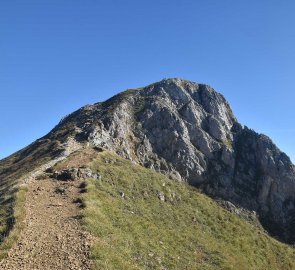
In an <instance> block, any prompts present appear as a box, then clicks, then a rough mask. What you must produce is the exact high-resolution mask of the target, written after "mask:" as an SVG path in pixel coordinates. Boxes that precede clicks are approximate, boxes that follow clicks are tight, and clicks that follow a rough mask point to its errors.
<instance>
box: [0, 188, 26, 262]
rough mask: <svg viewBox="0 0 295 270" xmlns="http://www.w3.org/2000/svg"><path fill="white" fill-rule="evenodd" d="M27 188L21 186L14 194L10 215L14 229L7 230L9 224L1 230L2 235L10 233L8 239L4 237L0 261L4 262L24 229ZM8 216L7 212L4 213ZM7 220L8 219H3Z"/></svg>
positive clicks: (0, 249)
mask: <svg viewBox="0 0 295 270" xmlns="http://www.w3.org/2000/svg"><path fill="white" fill-rule="evenodd" d="M26 193H27V187H26V186H21V187H19V189H18V191H17V192H16V193H15V194H14V196H15V198H14V200H13V212H12V213H11V214H10V215H11V217H10V220H11V221H12V222H13V224H12V225H13V229H12V230H11V228H7V226H8V225H7V223H6V222H4V225H3V226H1V228H0V234H1V235H3V234H5V233H7V232H9V235H8V236H7V237H4V239H3V240H2V243H1V245H0V260H2V259H3V258H4V257H5V256H6V255H7V253H8V251H9V250H10V249H11V247H12V246H13V244H14V243H15V242H16V240H17V239H18V237H19V234H20V232H21V230H22V229H23V226H24V224H23V221H24V219H25V201H26ZM4 213H5V214H6V213H7V212H6V211H4ZM1 220H6V219H3V218H2V219H1Z"/></svg>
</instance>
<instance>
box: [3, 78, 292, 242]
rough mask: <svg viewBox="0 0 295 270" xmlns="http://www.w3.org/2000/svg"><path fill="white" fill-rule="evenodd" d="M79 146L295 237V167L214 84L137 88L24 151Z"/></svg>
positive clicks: (171, 82) (83, 112) (173, 82)
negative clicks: (195, 190)
mask: <svg viewBox="0 0 295 270" xmlns="http://www.w3.org/2000/svg"><path fill="white" fill-rule="evenodd" d="M79 145H80V146H81V147H82V146H83V147H87V146H94V147H98V148H103V149H108V150H110V151H112V152H115V153H117V154H119V155H120V156H121V157H123V158H126V159H129V160H132V162H133V163H137V164H140V165H143V166H145V167H148V168H152V169H153V170H156V171H158V172H162V173H165V174H166V175H168V176H169V177H170V178H173V179H177V180H179V181H185V182H188V183H189V184H191V185H193V186H197V187H199V188H201V189H202V190H203V191H204V192H205V193H207V194H209V195H211V196H213V197H217V198H222V199H224V200H227V201H231V202H232V203H234V204H236V205H239V206H241V207H244V208H246V209H248V210H251V211H255V212H257V213H258V214H259V216H260V219H261V222H262V223H263V224H264V226H265V228H266V229H267V230H269V231H270V232H271V233H272V234H275V235H277V236H278V237H280V238H281V239H283V240H284V241H288V242H294V241H295V236H294V235H295V229H294V226H293V218H292V217H293V216H294V214H295V210H294V209H295V195H294V194H295V184H294V183H295V171H294V166H293V165H292V163H291V162H290V159H289V158H288V157H287V156H286V155H285V154H284V153H282V152H281V151H280V150H279V149H278V148H277V147H276V146H275V145H274V144H273V142H272V141H271V140H269V139H266V137H265V136H263V135H259V134H257V133H256V132H254V131H252V130H250V129H248V128H247V127H245V128H244V127H242V125H241V124H239V122H238V121H237V119H236V118H235V116H234V114H233V112H232V110H231V108H230V106H229V104H228V103H227V101H226V100H225V98H224V97H223V96H222V95H221V94H219V93H218V92H216V91H215V90H214V89H213V88H211V87H210V86H208V85H205V84H198V83H195V82H190V81H187V80H183V79H180V78H170V79H164V80H162V81H159V82H156V83H153V84H151V85H148V86H146V87H142V88H138V89H129V90H127V91H125V92H122V93H120V94H118V95H116V96H114V97H112V98H110V99H109V100H107V101H105V102H99V103H96V104H93V105H87V106H84V107H82V108H81V109H79V110H77V111H76V112H74V113H72V114H70V115H69V116H67V117H66V118H65V119H63V120H62V121H61V122H60V123H59V124H58V125H57V126H56V127H55V128H54V129H53V130H52V131H51V132H50V133H49V134H48V135H46V136H45V137H43V138H41V139H40V140H38V141H37V142H35V143H34V144H32V145H31V146H29V147H28V148H26V149H24V150H22V151H20V153H19V155H21V156H25V157H26V156H34V157H36V156H37V157H39V158H40V159H42V158H43V157H44V158H47V157H48V155H50V156H54V157H59V156H60V155H67V154H68V153H69V152H71V150H73V149H76V148H77V147H79ZM23 162H24V161H23V160H20V161H17V162H14V163H12V164H13V165H11V166H23V165H22V164H23ZM2 176H3V177H5V170H4V171H3V173H2Z"/></svg>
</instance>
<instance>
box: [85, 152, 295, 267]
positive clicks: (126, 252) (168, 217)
mask: <svg viewBox="0 0 295 270" xmlns="http://www.w3.org/2000/svg"><path fill="white" fill-rule="evenodd" d="M91 166H92V169H93V170H97V171H98V172H100V174H101V175H102V179H101V180H91V179H89V180H88V186H87V190H88V192H87V193H85V194H84V195H83V200H84V203H85V205H86V208H85V209H84V217H83V222H84V226H85V227H86V228H87V230H89V231H90V232H91V233H92V234H93V235H94V236H96V239H97V240H96V242H95V244H94V245H93V247H92V250H91V254H92V255H91V256H92V259H93V262H94V265H93V269H128V270H129V269H163V270H164V269H247V270H249V269H295V250H294V249H293V248H292V247H290V246H288V245H285V244H282V243H280V242H278V241H276V240H275V239H272V238H270V237H269V236H268V235H267V234H266V233H264V232H263V231H262V230H260V229H259V228H257V227H255V226H254V225H252V224H249V223H247V222H246V221H243V220H240V219H239V218H238V217H236V216H234V215H233V214H231V213H229V212H227V211H226V210H224V209H222V208H221V207H219V206H218V205H217V204H216V203H215V202H214V201H213V200H212V199H210V198H208V197H207V196H205V195H203V194H201V193H200V192H198V190H196V189H194V188H192V187H189V186H187V185H186V184H182V183H178V182H174V181H172V180H169V179H168V178H166V177H165V176H164V175H162V174H159V173H156V172H154V171H151V170H148V169H145V168H143V167H141V166H137V165H133V164H132V163H131V162H129V161H127V160H124V159H121V158H119V157H118V156H116V155H114V154H110V153H109V152H102V153H100V154H99V155H98V157H97V158H96V159H95V160H94V161H92V163H91ZM121 192H124V194H125V197H124V198H122V197H121V195H120V193H121ZM158 192H162V193H164V194H165V201H164V202H163V201H161V200H160V199H159V198H158V195H157V193H158Z"/></svg>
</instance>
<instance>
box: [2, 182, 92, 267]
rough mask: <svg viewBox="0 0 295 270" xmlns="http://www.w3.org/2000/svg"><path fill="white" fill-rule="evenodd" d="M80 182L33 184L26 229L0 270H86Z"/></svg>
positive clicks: (86, 239) (86, 244)
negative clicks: (77, 201) (78, 199)
mask: <svg viewBox="0 0 295 270" xmlns="http://www.w3.org/2000/svg"><path fill="white" fill-rule="evenodd" d="M79 185H80V181H78V180H76V181H72V182H62V181H57V180H54V179H50V178H47V179H44V180H32V181H30V183H29V184H28V192H27V200H26V218H25V221H24V222H25V226H24V229H23V231H22V232H21V235H20V237H19V239H18V241H17V242H16V243H15V245H14V246H13V248H12V249H11V250H10V252H9V254H8V257H7V258H5V259H4V260H2V261H1V262H0V269H2V270H57V269H58V270H88V269H90V259H89V249H90V237H89V235H88V233H87V232H84V231H83V230H82V227H81V221H80V219H81V208H80V207H79V204H78V203H76V202H75V200H76V199H77V198H78V197H79V195H80V194H79V191H80V189H79Z"/></svg>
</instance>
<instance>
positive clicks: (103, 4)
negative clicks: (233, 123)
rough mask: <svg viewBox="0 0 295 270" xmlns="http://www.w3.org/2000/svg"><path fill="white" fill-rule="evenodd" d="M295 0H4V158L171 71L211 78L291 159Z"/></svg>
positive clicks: (0, 150)
mask: <svg viewBox="0 0 295 270" xmlns="http://www.w3.org/2000/svg"><path fill="white" fill-rule="evenodd" d="M294 12H295V1H293V0H285V1H278V0H276V1H274V0H260V1H257V0H248V1H237V0H223V1H220V0H214V1H213V0H203V1H199V0H190V1H186V0H178V1H175V0H166V1H164V0H149V1H144V0H143V1H138V0H133V1H131V0H124V1H119V0H117V1H115V0H71V1H70V0H62V1H61V0H34V1H33V0H26V1H24V0H18V1H17V0H2V1H1V2H0V131H1V132H0V158H3V157H5V156H7V155H9V154H11V153H13V152H14V151H16V150H19V149H20V148H22V147H24V146H26V145H27V144H29V143H31V142H32V141H34V140H35V139H37V138H39V137H41V136H43V135H45V134H46V133H47V132H49V131H50V129H51V128H53V127H54V125H56V124H57V123H58V121H59V120H60V118H61V117H63V116H64V115H66V114H68V113H70V112H72V111H73V110H76V109H78V108H79V107H81V106H83V105H85V104H89V103H94V102H97V101H102V100H105V99H107V98H109V97H111V96H112V95H114V94H115V93H117V92H120V91H122V90H124V89H126V88H133V87H140V86H144V85H147V84H149V83H152V82H155V81H158V80H161V79H163V78H168V77H182V78H185V79H189V80H192V81H196V82H202V83H208V84H210V85H211V86H213V87H214V88H215V89H216V90H217V91H219V92H221V93H222V94H223V95H224V96H225V97H226V98H227V100H228V101H229V102H230V104H231V106H232V108H233V110H234V112H235V114H236V116H237V117H238V119H239V121H240V122H241V123H242V124H245V125H247V126H248V127H251V128H253V129H255V130H256V131H258V132H262V133H266V134H267V135H269V136H270V137H271V138H272V139H273V140H274V142H275V143H276V144H277V145H278V146H279V147H280V148H281V149H282V150H283V151H285V152H286V153H287V154H288V155H290V156H291V158H292V160H293V162H294V161H295V144H294V138H295V125H294V116H295V105H294V101H295V91H294V90H295V16H294Z"/></svg>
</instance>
